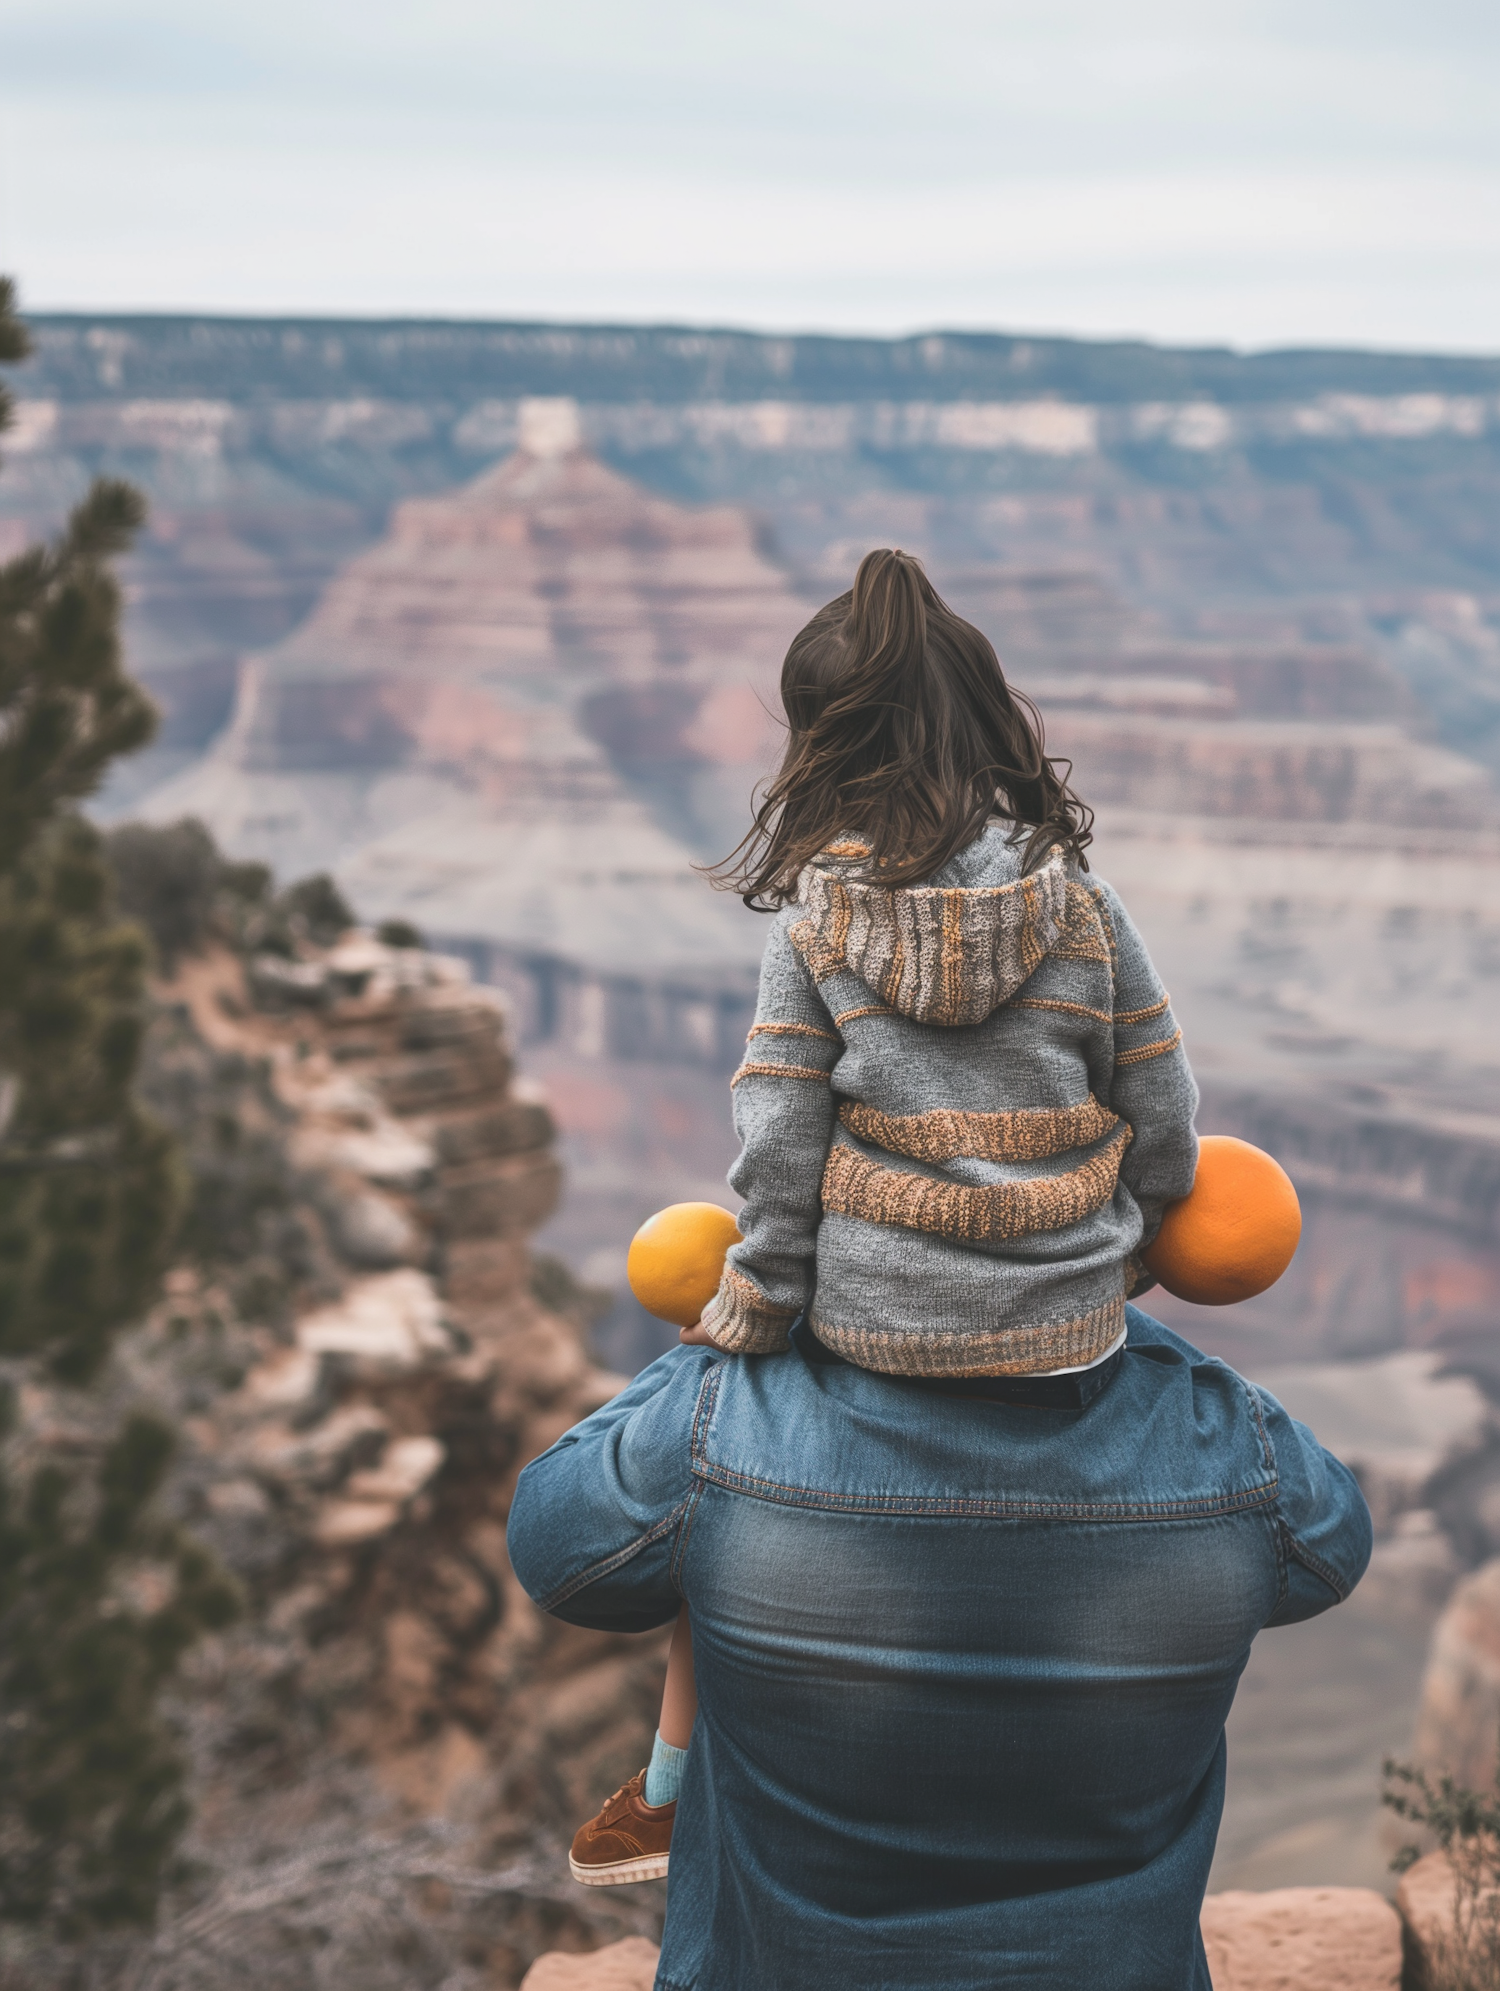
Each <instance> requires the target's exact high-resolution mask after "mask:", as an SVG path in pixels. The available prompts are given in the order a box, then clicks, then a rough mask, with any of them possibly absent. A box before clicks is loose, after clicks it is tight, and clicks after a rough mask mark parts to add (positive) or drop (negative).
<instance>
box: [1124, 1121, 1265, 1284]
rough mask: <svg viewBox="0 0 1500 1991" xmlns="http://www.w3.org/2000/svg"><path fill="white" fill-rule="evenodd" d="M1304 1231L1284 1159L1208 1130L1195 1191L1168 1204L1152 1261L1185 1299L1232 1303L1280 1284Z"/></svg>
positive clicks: (1151, 1253)
mask: <svg viewBox="0 0 1500 1991" xmlns="http://www.w3.org/2000/svg"><path fill="white" fill-rule="evenodd" d="M1301 1235H1302V1207H1301V1205H1300V1204H1299V1203H1298V1201H1297V1192H1296V1190H1295V1189H1294V1188H1293V1187H1292V1179H1291V1177H1290V1176H1289V1175H1288V1174H1287V1172H1286V1170H1285V1169H1284V1168H1283V1167H1282V1166H1281V1164H1280V1162H1277V1161H1273V1160H1272V1159H1271V1157H1270V1156H1269V1155H1268V1154H1267V1153H1265V1151H1264V1150H1263V1149H1261V1148H1256V1147H1252V1146H1251V1145H1250V1143H1249V1142H1248V1141H1237V1140H1236V1139H1235V1138H1234V1136H1233V1135H1232V1134H1206V1135H1205V1136H1204V1137H1203V1139H1202V1140H1201V1141H1200V1142H1199V1143H1198V1173H1197V1174H1196V1175H1195V1176H1194V1177H1193V1187H1192V1191H1191V1193H1190V1194H1188V1195H1186V1196H1184V1197H1183V1199H1182V1201H1181V1202H1180V1203H1169V1204H1168V1205H1167V1211H1166V1215H1165V1216H1164V1217H1163V1218H1162V1220H1161V1229H1160V1230H1159V1231H1158V1232H1157V1233H1156V1236H1155V1237H1154V1238H1153V1239H1152V1241H1151V1246H1150V1249H1149V1250H1148V1251H1147V1252H1146V1253H1145V1260H1146V1265H1147V1267H1148V1268H1149V1269H1150V1271H1152V1272H1153V1273H1154V1274H1155V1275H1156V1277H1157V1278H1158V1279H1159V1280H1160V1281H1161V1283H1162V1284H1163V1285H1164V1286H1165V1287H1166V1289H1167V1291H1168V1292H1169V1293H1175V1294H1176V1296H1177V1298H1178V1299H1179V1300H1192V1301H1193V1302H1194V1303H1195V1304H1196V1305H1198V1306H1200V1307H1227V1306H1232V1305H1233V1304H1234V1302H1235V1301H1236V1300H1248V1299H1252V1298H1253V1297H1254V1295H1255V1294H1256V1293H1263V1292H1264V1291H1265V1290H1266V1288H1267V1287H1268V1286H1274V1285H1275V1284H1276V1281H1277V1280H1278V1279H1279V1278H1280V1277H1281V1275H1282V1273H1283V1272H1285V1270H1286V1268H1287V1267H1288V1266H1289V1265H1290V1264H1291V1262H1292V1253H1293V1252H1294V1251H1295V1250H1296V1249H1297V1240H1298V1238H1299V1237H1301Z"/></svg>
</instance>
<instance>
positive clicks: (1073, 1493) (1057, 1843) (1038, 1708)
mask: <svg viewBox="0 0 1500 1991" xmlns="http://www.w3.org/2000/svg"><path fill="white" fill-rule="evenodd" d="M1059 1380H1062V1379H1059ZM1041 1393H1042V1394H1045V1393H1046V1392H1045V1391H1043V1392H1041ZM1071 1393H1072V1397H1073V1401H1072V1403H1071V1404H1070V1405H1069V1404H1056V1403H1054V1404H1053V1405H1051V1406H1048V1405H1046V1404H1036V1403H1033V1404H1022V1403H1015V1402H1003V1401H993V1400H988V1399H985V1398H977V1397H972V1396H963V1395H950V1394H946V1393H939V1392H938V1391H936V1390H935V1389H934V1388H933V1386H932V1385H931V1384H928V1383H922V1382H915V1381H904V1380H901V1379H897V1378H892V1377H887V1376H880V1375H875V1374H871V1373H869V1372H867V1371H864V1370H860V1369H855V1368H852V1367H850V1366H847V1365H845V1364H844V1363H842V1362H840V1361H839V1360H838V1359H837V1358H836V1357H832V1356H831V1355H829V1353H828V1352H827V1351H826V1350H824V1349H823V1348H822V1347H821V1346H820V1344H818V1343H817V1342H816V1341H814V1340H812V1339H811V1337H810V1336H809V1335H808V1334H807V1332H806V1330H805V1329H803V1330H799V1333H798V1334H797V1336H796V1337H795V1338H794V1347H793V1351H792V1353H790V1354H789V1355H784V1356H774V1357H769V1358H764V1359H753V1358H743V1357H741V1358H724V1357H722V1356H718V1355H716V1354H714V1353H713V1352H711V1351H709V1350H704V1349H684V1350H678V1351H674V1352H673V1353H672V1354H670V1355H667V1356H664V1357H663V1358H662V1359H661V1361H659V1362H657V1363H655V1364H654V1365H653V1366H652V1367H651V1368H650V1369H648V1370H646V1371H645V1372H644V1373H643V1374H642V1375H641V1376H639V1377H638V1378H637V1379H636V1381H635V1382H634V1383H633V1384H632V1385H631V1387H630V1388H629V1389H628V1390H627V1391H625V1392H624V1393H623V1395H621V1396H620V1397H618V1398H617V1399H615V1401H614V1402H613V1403H611V1404H609V1405H607V1406H606V1407H605V1408H604V1409H603V1410H601V1411H599V1412H597V1413H596V1414H595V1415H594V1416H593V1417H592V1418H590V1419H588V1420H587V1421H586V1422H585V1423H584V1424H582V1425H580V1426H579V1427H578V1428H577V1429H576V1430H575V1431H573V1432H570V1433H569V1434H568V1435H567V1436H566V1437H565V1438H563V1439H562V1440H561V1441H560V1442H559V1443H558V1444H557V1445H556V1446H554V1447H553V1448H552V1450H551V1451H550V1452H548V1453H546V1454H544V1455H543V1457H542V1458H540V1459H538V1460H536V1461H535V1462H534V1463H533V1464H532V1465H530V1466H529V1467H528V1468H527V1469H526V1471H525V1472H524V1473H523V1474H522V1476H521V1482H520V1485H519V1488H518V1491H517V1495H516V1500H515V1504H514V1508H513V1511H512V1519H511V1530H510V1534H511V1553H512V1557H513V1560H514V1562H515V1566H516V1569H517V1572H518V1574H519V1575H520V1577H521V1580H522V1581H523V1583H525V1585H526V1587H527V1589H528V1590H529V1591H530V1593H531V1594H532V1595H533V1596H534V1597H535V1598H536V1600H537V1601H538V1603H540V1604H541V1605H542V1606H543V1608H545V1609H547V1610H550V1611H554V1612H555V1613H556V1614H557V1615H559V1616H560V1617H563V1618H566V1619H568V1620H570V1621H572V1622H574V1623H578V1624H584V1625H590V1626H596V1627H600V1628H608V1629H616V1630H644V1629H647V1628H649V1627H652V1626H655V1625H659V1624H662V1623H665V1622H666V1621H667V1620H668V1619H670V1618H671V1617H672V1616H673V1615H674V1614H675V1613H676V1611H677V1609H678V1608H679V1605H680V1604H681V1603H682V1602H683V1601H684V1600H686V1602H687V1603H688V1604H689V1606H690V1607H691V1610H692V1619H693V1641H694V1656H695V1661H696V1666H697V1676H698V1693H699V1716H698V1725H697V1728H696V1729H695V1731H694V1735H693V1746H692V1750H691V1752H690V1756H689V1759H688V1765H687V1772H686V1781H685V1783H684V1786H683V1791H682V1797H681V1800H680V1803H679V1808H678V1813H677V1823H676V1827H675V1831H674V1836H673V1849H672V1878H671V1887H670V1894H669V1904H668V1914H667V1924H666V1931H665V1936H664V1942H663V1949H662V1964H661V1975H660V1978H659V1980H658V1982H659V1984H660V1985H661V1986H662V1987H663V1991H689V1987H691V1988H692V1991H792V1987H800V1986H807V1985H818V1986H820V1987H827V1991H840V1988H841V1987H849V1991H856V1987H857V1991H876V1988H877V1987H890V1988H891V1991H895V1988H896V1987H902V1991H906V1988H907V1987H919V1986H920V1987H936V1986H943V1987H945V1991H980V1987H984V1988H985V1991H989V1987H992V1986H994V1985H996V1984H999V1983H1003V1984H1006V1985H1017V1986H1035V1987H1037V1991H1041V1987H1042V1986H1046V1987H1047V1991H1062V1988H1063V1987H1077V1991H1085V1988H1087V1991H1189V1987H1191V1991H1208V1986H1209V1978H1208V1973H1207V1968H1206V1965H1205V1962H1204V1958H1203V1952H1202V1946H1201V1943H1200V1942H1199V1939H1198V1932H1197V1918H1198V1910H1199V1905H1200V1903H1201V1900H1202V1896H1203V1891H1204V1887H1205V1884H1206V1882H1207V1877H1208V1870H1209V1866H1210V1863H1211V1861H1212V1857H1213V1848H1214V1839H1215V1834H1216V1832H1217V1829H1218V1823H1219V1815H1220V1810H1221V1807H1222V1803H1223V1792H1224V1754H1225V1752H1224V1722H1225V1718H1226V1716H1227V1714H1228V1711H1229V1707H1230V1703H1231V1701H1232V1699H1233V1696H1234V1690H1235V1686H1236V1683H1237V1681H1238V1679H1239V1676H1240V1673H1241V1671H1242V1669H1243V1667H1244V1664H1245V1660H1246V1658H1247V1657H1248V1654H1249V1649H1250V1643H1251V1641H1252V1639H1253V1638H1254V1636H1255V1634H1256V1632H1257V1631H1259V1630H1260V1629H1261V1628H1262V1627H1264V1626H1267V1625H1273V1624H1288V1623H1292V1622H1295V1621H1296V1620H1298V1619H1300V1618H1304V1617H1310V1616H1312V1615H1314V1614H1315V1613H1317V1612H1319V1611H1322V1610H1325V1609H1327V1608H1328V1607H1329V1606H1330V1605H1332V1604H1334V1603H1337V1602H1338V1601H1340V1600H1341V1599H1342V1598H1343V1597H1344V1596H1345V1595H1347V1593H1348V1591H1349V1589H1350V1588H1351V1587H1352V1586H1353V1584H1354V1583H1355V1582H1356V1581H1357V1580H1358V1578H1359V1576H1360V1574H1361V1573H1362V1571H1363V1569H1364V1565H1365V1562H1366V1560H1367V1558H1368V1554H1369V1543H1370V1527H1369V1516H1368V1513H1367V1511H1366V1509H1365V1506H1364V1502H1363V1500H1362V1499H1361V1497H1360V1494H1359V1491H1358V1488H1357V1487H1356V1486H1355V1484H1354V1481H1353V1479H1352V1478H1351V1476H1350V1475H1349V1474H1348V1472H1347V1471H1346V1470H1345V1468H1344V1467H1342V1466H1341V1465H1340V1464H1339V1463H1338V1462H1337V1461H1336V1460H1334V1459H1333V1458H1331V1457H1330V1456H1329V1455H1328V1454H1327V1453H1326V1452H1324V1451H1323V1450H1322V1448H1321V1447H1320V1446H1319V1445H1318V1444H1317V1442H1316V1440H1315V1439H1314V1438H1313V1437H1312V1434H1311V1433H1310V1432H1308V1431H1307V1430H1306V1429H1305V1427H1303V1426H1301V1425H1298V1424H1295V1423H1294V1422H1293V1421H1292V1420H1291V1419H1290V1418H1289V1417H1288V1416H1287V1415H1286V1413H1285V1412H1284V1411H1283V1410H1282V1409H1281V1407H1280V1406H1279V1405H1278V1404H1277V1403H1276V1402H1275V1400H1274V1399H1273V1398H1271V1397H1269V1396H1268V1395H1265V1394H1264V1393H1262V1392H1258V1391H1256V1390H1255V1389H1254V1388H1252V1387H1251V1386H1250V1385H1249V1384H1247V1383H1245V1382H1244V1381H1243V1380H1242V1379H1241V1378H1240V1377H1239V1376H1237V1375H1236V1374H1235V1373H1234V1372H1233V1371H1232V1370H1230V1369H1228V1368H1227V1367H1225V1366H1224V1365H1223V1364H1222V1363H1219V1362H1217V1361H1213V1360H1211V1359H1210V1358H1208V1357H1205V1356H1203V1355H1202V1354H1200V1353H1199V1352H1198V1351H1197V1350H1196V1349H1194V1348H1192V1347H1191V1346H1190V1345H1189V1344H1188V1343H1186V1342H1185V1341H1183V1340H1181V1339H1180V1338H1179V1337H1178V1336H1176V1335H1174V1334H1172V1333H1171V1332H1170V1331H1169V1330H1167V1329H1166V1328H1164V1327H1162V1326H1161V1325H1160V1324H1159V1323H1157V1322H1155V1321H1152V1320H1151V1319H1150V1318H1149V1317H1148V1316H1146V1315H1144V1314H1142V1313H1140V1312H1139V1311H1138V1310H1136V1309H1134V1308H1132V1309H1130V1310H1129V1337H1128V1343H1127V1346H1126V1348H1125V1350H1124V1351H1123V1352H1122V1353H1121V1354H1119V1355H1118V1356H1116V1357H1114V1358H1112V1359H1111V1362H1110V1363H1109V1364H1108V1365H1107V1367H1106V1369H1105V1370H1104V1371H1101V1372H1094V1373H1093V1374H1092V1375H1089V1376H1084V1377H1081V1378H1078V1379H1077V1381H1076V1383H1075V1384H1074V1385H1073V1387H1072V1392H1071ZM1053 1394H1054V1395H1062V1396H1067V1395H1068V1394H1069V1391H1068V1390H1067V1389H1066V1388H1064V1389H1063V1390H1062V1391H1060V1392H1059V1391H1057V1390H1055V1389H1054V1391H1053Z"/></svg>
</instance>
